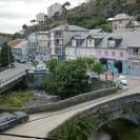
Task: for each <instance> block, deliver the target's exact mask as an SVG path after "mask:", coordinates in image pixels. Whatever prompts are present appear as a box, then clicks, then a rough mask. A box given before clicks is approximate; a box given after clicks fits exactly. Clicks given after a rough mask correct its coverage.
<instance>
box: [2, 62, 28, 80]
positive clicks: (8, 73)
mask: <svg viewBox="0 0 140 140" xmlns="http://www.w3.org/2000/svg"><path fill="white" fill-rule="evenodd" d="M28 68H29V65H25V64H20V63H16V64H15V68H9V69H7V70H5V71H3V72H0V81H1V82H3V81H6V80H8V79H11V78H12V77H14V76H17V75H18V74H20V73H22V72H25V70H26V69H28Z"/></svg>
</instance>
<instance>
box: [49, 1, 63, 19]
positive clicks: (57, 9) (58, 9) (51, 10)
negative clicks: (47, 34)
mask: <svg viewBox="0 0 140 140" xmlns="http://www.w3.org/2000/svg"><path fill="white" fill-rule="evenodd" d="M55 13H60V14H61V13H62V5H61V4H59V3H57V2H56V3H54V4H53V5H51V6H49V7H48V17H49V18H51V17H53V16H54V14H55Z"/></svg>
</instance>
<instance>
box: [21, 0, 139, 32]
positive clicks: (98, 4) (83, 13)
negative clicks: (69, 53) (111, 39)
mask: <svg viewBox="0 0 140 140" xmlns="http://www.w3.org/2000/svg"><path fill="white" fill-rule="evenodd" d="M139 7H140V0H90V2H88V3H82V4H81V5H80V6H78V7H75V8H73V9H71V10H68V11H67V10H64V12H63V13H62V15H59V14H55V15H54V17H53V18H52V19H48V20H47V21H46V23H44V24H42V25H33V26H30V27H28V26H26V28H25V29H24V30H25V32H26V33H27V34H28V33H30V32H35V31H39V30H48V29H51V28H52V27H55V26H57V25H59V24H60V23H63V22H64V21H66V20H67V22H68V23H69V24H75V25H79V26H82V27H85V28H88V29H93V28H102V29H103V30H105V31H111V27H110V26H109V24H108V23H107V21H106V19H107V18H109V17H114V16H115V15H116V14H118V13H127V14H129V15H133V16H135V17H136V18H137V20H140V8H139Z"/></svg>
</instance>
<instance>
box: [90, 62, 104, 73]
mask: <svg viewBox="0 0 140 140" xmlns="http://www.w3.org/2000/svg"><path fill="white" fill-rule="evenodd" d="M92 70H93V71H94V72H96V73H98V74H99V75H100V74H101V73H102V72H103V71H104V67H103V65H102V64H101V63H98V62H96V63H94V64H93V66H92Z"/></svg>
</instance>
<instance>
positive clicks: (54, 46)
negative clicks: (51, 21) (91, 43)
mask: <svg viewBox="0 0 140 140" xmlns="http://www.w3.org/2000/svg"><path fill="white" fill-rule="evenodd" d="M87 33H88V30H87V29H85V28H82V27H79V26H75V25H69V24H64V25H60V26H58V27H56V28H53V29H52V30H50V48H51V55H52V57H53V58H56V59H64V55H65V46H68V45H70V46H71V44H70V43H71V38H72V37H73V36H74V35H76V36H81V35H83V34H87Z"/></svg>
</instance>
